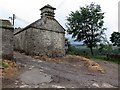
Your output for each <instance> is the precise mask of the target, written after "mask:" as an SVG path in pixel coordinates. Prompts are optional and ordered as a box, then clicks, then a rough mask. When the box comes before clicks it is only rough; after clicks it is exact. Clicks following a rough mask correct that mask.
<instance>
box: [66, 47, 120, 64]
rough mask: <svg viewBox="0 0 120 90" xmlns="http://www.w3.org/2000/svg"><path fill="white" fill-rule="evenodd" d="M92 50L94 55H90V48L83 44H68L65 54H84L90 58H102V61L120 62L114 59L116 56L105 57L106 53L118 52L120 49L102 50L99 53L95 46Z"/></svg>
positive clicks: (119, 52)
mask: <svg viewBox="0 0 120 90" xmlns="http://www.w3.org/2000/svg"><path fill="white" fill-rule="evenodd" d="M93 51H94V56H91V52H90V49H89V48H87V47H85V46H70V47H69V48H68V51H67V54H71V55H80V56H84V57H86V58H92V59H99V60H104V61H110V62H114V63H117V64H120V60H119V59H116V58H110V59H109V60H108V59H107V58H106V53H108V52H109V53H110V52H111V53H114V54H120V51H119V50H118V49H114V50H112V51H109V50H108V51H106V50H105V51H103V52H102V53H100V52H99V51H98V49H97V48H94V49H93Z"/></svg>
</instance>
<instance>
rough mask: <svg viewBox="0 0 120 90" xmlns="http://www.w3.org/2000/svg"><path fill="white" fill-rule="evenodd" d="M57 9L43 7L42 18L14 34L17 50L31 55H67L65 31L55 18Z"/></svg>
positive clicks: (48, 6)
mask: <svg viewBox="0 0 120 90" xmlns="http://www.w3.org/2000/svg"><path fill="white" fill-rule="evenodd" d="M55 9H56V8H54V7H52V6H50V5H46V6H44V7H42V8H41V9H40V10H41V18H40V19H38V20H37V21H35V22H33V23H31V24H30V25H28V26H27V27H25V28H23V29H21V30H16V31H15V33H14V42H15V50H18V51H22V52H25V53H26V54H29V55H41V54H42V55H43V54H45V55H47V56H49V57H62V56H64V55H65V49H64V48H65V36H64V34H65V29H64V28H63V27H62V26H61V25H60V24H59V23H58V21H57V20H56V19H55V18H54V15H55V13H54V10H55Z"/></svg>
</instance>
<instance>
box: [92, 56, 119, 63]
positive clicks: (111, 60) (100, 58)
mask: <svg viewBox="0 0 120 90" xmlns="http://www.w3.org/2000/svg"><path fill="white" fill-rule="evenodd" d="M91 58H92V59H99V60H104V61H110V62H114V63H117V64H120V60H119V59H115V58H110V59H109V60H107V58H106V56H92V57H91Z"/></svg>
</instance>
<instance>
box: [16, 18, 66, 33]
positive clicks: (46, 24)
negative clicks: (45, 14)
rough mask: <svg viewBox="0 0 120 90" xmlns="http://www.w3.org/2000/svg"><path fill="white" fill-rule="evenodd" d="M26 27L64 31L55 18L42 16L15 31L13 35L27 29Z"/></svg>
mask: <svg viewBox="0 0 120 90" xmlns="http://www.w3.org/2000/svg"><path fill="white" fill-rule="evenodd" d="M28 28H35V29H40V30H46V31H52V32H58V33H65V29H64V28H63V27H62V26H61V25H60V24H59V23H58V21H57V20H56V19H48V18H42V19H38V20H37V21H35V22H33V23H31V24H30V25H28V26H26V27H25V28H23V29H21V30H20V31H18V32H15V33H14V35H16V34H18V33H20V32H22V31H24V30H27V29H28Z"/></svg>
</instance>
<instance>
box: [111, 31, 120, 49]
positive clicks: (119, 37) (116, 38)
mask: <svg viewBox="0 0 120 90" xmlns="http://www.w3.org/2000/svg"><path fill="white" fill-rule="evenodd" d="M110 41H111V42H112V43H113V45H114V46H115V45H116V46H118V47H120V33H119V32H113V33H112V34H111V37H110Z"/></svg>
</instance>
